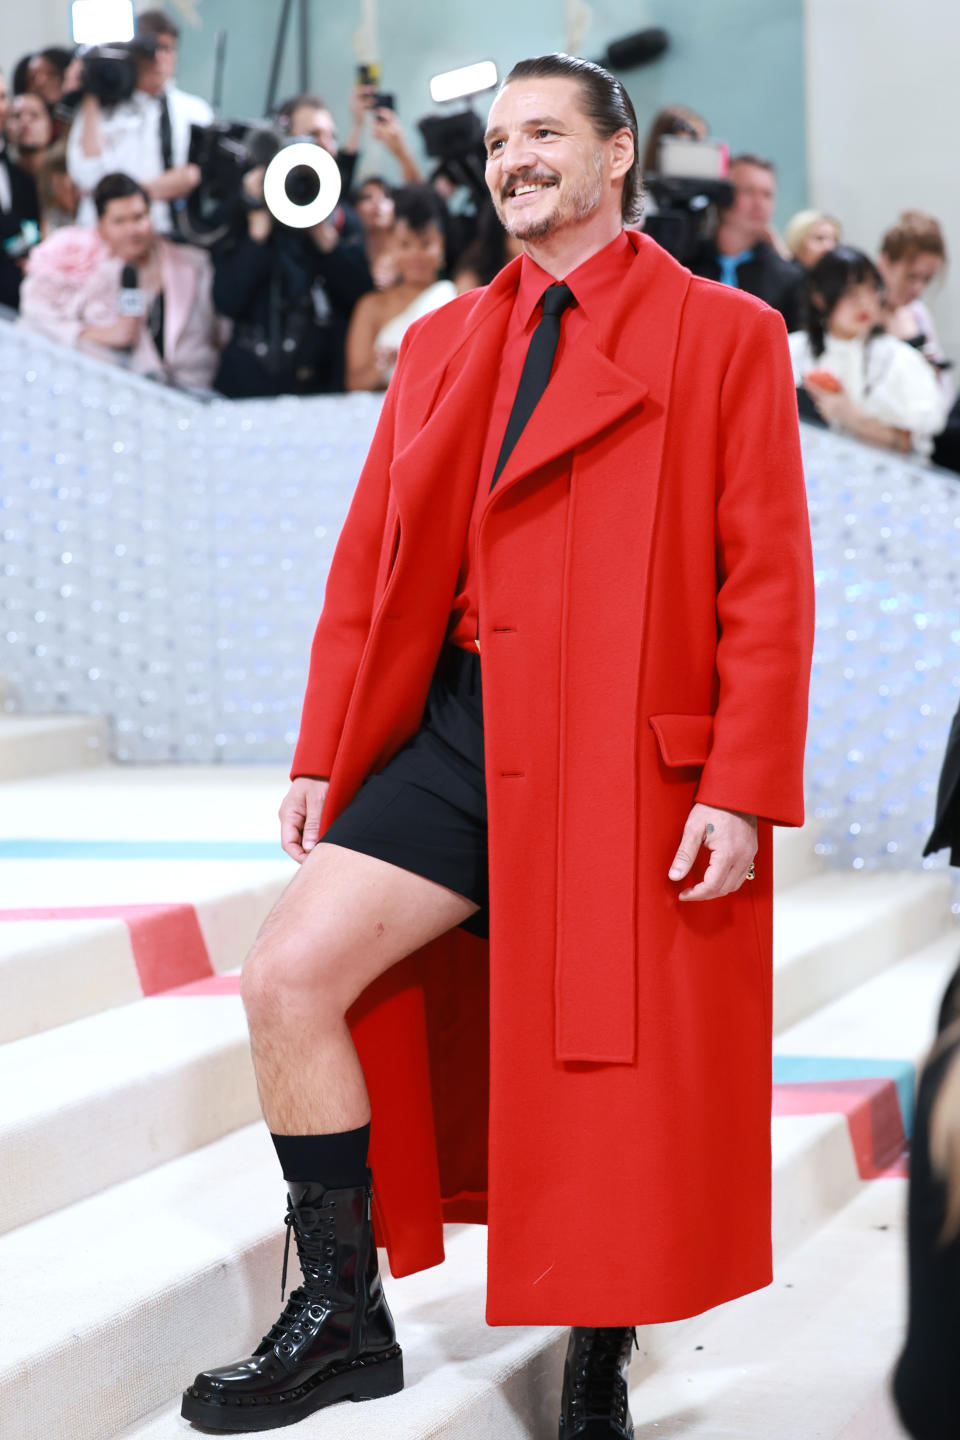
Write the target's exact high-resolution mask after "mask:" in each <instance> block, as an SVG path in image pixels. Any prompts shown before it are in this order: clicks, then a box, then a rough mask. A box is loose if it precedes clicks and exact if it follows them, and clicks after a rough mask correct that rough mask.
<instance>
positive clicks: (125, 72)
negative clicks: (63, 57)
mask: <svg viewBox="0 0 960 1440" xmlns="http://www.w3.org/2000/svg"><path fill="white" fill-rule="evenodd" d="M156 53H157V42H156V40H155V39H154V38H153V36H152V35H142V36H138V37H137V38H136V39H134V40H119V41H115V42H113V43H111V44H106V45H90V46H88V47H87V48H86V49H85V50H82V51H81V52H80V59H81V61H82V64H83V72H82V75H81V79H80V86H79V88H78V89H77V90H72V91H71V92H70V93H69V94H68V95H64V96H62V97H61V99H60V100H59V101H58V103H57V111H58V113H61V114H63V115H65V116H72V115H73V114H74V113H75V112H76V110H77V109H78V108H79V105H80V102H81V100H82V99H83V97H84V96H85V95H93V96H95V97H96V99H97V100H99V102H100V104H101V106H102V107H103V108H104V110H111V109H112V108H113V107H114V106H115V105H120V104H122V102H123V101H124V100H129V99H130V97H131V95H132V94H133V92H134V90H136V88H137V62H138V61H139V60H152V59H153V57H154V56H155V55H156Z"/></svg>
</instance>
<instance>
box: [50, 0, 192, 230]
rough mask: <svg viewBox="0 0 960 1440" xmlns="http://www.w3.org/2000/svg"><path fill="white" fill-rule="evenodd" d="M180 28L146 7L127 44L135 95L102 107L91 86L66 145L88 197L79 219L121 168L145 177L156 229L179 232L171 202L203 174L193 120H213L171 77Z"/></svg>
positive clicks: (90, 215) (88, 216)
mask: <svg viewBox="0 0 960 1440" xmlns="http://www.w3.org/2000/svg"><path fill="white" fill-rule="evenodd" d="M179 35H180V32H179V29H178V28H177V26H176V24H175V23H174V21H173V20H172V19H170V17H169V16H168V15H166V14H164V12H163V11H160V10H147V11H145V12H144V13H143V14H142V15H140V16H138V19H137V39H136V40H133V41H131V42H130V45H129V47H127V49H128V51H129V54H130V56H131V57H132V59H133V61H134V63H135V66H136V85H135V88H134V91H133V93H132V95H131V96H130V98H129V99H127V100H121V101H120V102H119V103H118V104H115V105H111V106H104V105H103V104H102V103H101V100H100V99H99V98H98V97H97V95H96V94H95V93H93V90H92V89H90V88H89V87H88V86H85V93H84V96H83V99H82V101H81V104H80V111H79V114H78V115H77V118H76V120H75V121H74V124H73V126H72V128H71V131H70V139H69V142H68V146H67V166H68V169H69V172H70V176H71V178H72V179H73V181H74V182H75V184H76V185H77V186H78V187H79V189H80V190H81V192H82V193H83V196H84V198H83V200H82V201H81V204H80V210H79V214H78V219H79V221H80V223H81V224H92V223H93V222H94V219H95V215H94V206H93V200H92V198H91V197H92V193H93V191H94V189H95V188H96V186H97V183H98V182H99V181H100V180H102V179H103V177H104V175H108V174H114V173H117V172H122V173H123V174H126V175H131V176H132V177H133V178H134V179H135V180H139V182H140V183H141V185H143V187H144V189H145V190H146V192H147V194H148V195H149V197H150V201H151V207H150V211H151V217H152V219H153V225H154V228H155V230H156V231H157V232H158V234H161V235H171V234H173V233H175V230H176V225H175V220H174V216H173V214H172V211H171V204H170V202H171V201H177V200H179V199H181V198H182V197H183V196H185V195H189V193H190V192H191V190H193V189H194V188H195V186H196V185H197V184H198V183H199V180H200V172H199V170H198V169H197V167H196V166H195V165H188V164H187V153H188V150H189V146H190V127H191V125H209V124H210V122H211V120H212V119H213V111H212V110H211V109H210V106H209V105H208V104H207V103H206V101H205V100H201V99H200V98H199V97H198V96H196V95H187V94H185V93H184V91H182V90H178V89H177V87H176V85H174V83H173V76H174V74H175V72H176V66H177V42H178V39H179ZM117 63H119V62H117Z"/></svg>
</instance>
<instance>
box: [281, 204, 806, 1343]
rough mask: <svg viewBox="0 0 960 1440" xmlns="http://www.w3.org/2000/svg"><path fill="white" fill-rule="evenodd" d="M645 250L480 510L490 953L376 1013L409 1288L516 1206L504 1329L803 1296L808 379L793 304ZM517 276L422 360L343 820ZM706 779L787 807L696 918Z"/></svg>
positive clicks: (334, 631) (452, 543) (363, 619)
mask: <svg viewBox="0 0 960 1440" xmlns="http://www.w3.org/2000/svg"><path fill="white" fill-rule="evenodd" d="M629 235H630V241H631V244H632V245H633V246H634V248H635V251H636V257H635V260H634V262H633V264H632V266H631V269H630V271H629V273H628V276H627V278H626V279H625V280H624V282H623V284H622V285H621V287H620V289H619V291H618V294H617V299H616V303H615V304H613V305H612V306H611V308H610V310H609V313H608V314H606V315H605V316H604V317H603V319H602V321H601V322H599V323H594V324H593V326H592V327H591V328H589V329H588V330H587V331H585V332H584V334H583V335H582V336H581V337H580V338H579V339H578V341H577V342H576V347H575V349H574V348H571V349H570V350H569V351H568V352H567V353H566V355H565V356H564V357H563V359H562V360H561V363H560V364H559V365H558V367H557V370H556V373H555V374H554V376H553V377H552V379H551V382H550V385H549V387H548V388H547V390H546V392H545V394H544V396H543V398H542V399H541V401H540V403H539V405H538V407H537V409H536V411H535V412H534V415H533V418H532V419H531V420H530V422H529V423H528V425H527V427H526V429H525V430H524V432H523V434H522V435H521V436H520V439H519V440H518V442H517V445H516V448H515V449H514V451H513V453H512V455H511V457H510V459H509V461H508V462H507V465H506V468H505V469H504V471H503V473H502V475H501V478H500V480H499V483H498V484H497V487H496V489H495V490H494V491H493V493H492V495H491V496H490V498H489V500H488V501H487V505H486V509H485V512H484V516H483V519H482V522H481V526H480V530H479V541H478V564H479V612H480V616H481V632H480V641H481V654H482V662H481V663H482V668H483V710H484V734H485V745H486V756H485V764H486V780H487V793H488V810H489V848H490V941H489V946H488V945H487V944H486V943H485V942H482V941H478V940H476V939H475V938H473V937H471V936H469V935H467V934H466V933H464V932H463V931H460V930H457V931H454V932H453V933H452V934H451V935H450V936H448V937H444V939H443V940H441V941H438V942H436V943H435V944H433V945H431V946H429V947H427V949H426V950H424V951H421V952H419V953H418V954H417V955H414V956H412V957H410V959H408V960H406V961H404V962H403V963H402V964H401V965H399V966H397V967H395V969H394V970H392V971H391V972H390V973H389V974H388V975H386V976H385V977H383V978H382V979H381V980H380V981H378V982H377V983H376V985H374V986H373V987H371V989H370V990H368V991H367V992H366V994H365V995H364V996H363V997H362V999H361V1001H360V1002H359V1003H358V1005H357V1007H356V1008H355V1011H354V1012H353V1013H352V1015H351V1023H352V1027H353V1033H354V1038H355V1040H356V1043H357V1047H358V1051H359V1053H360V1058H361V1061H362V1063H363V1067H364V1071H365V1074H366V1078H367V1083H368V1087H369V1091H370V1098H371V1104H372V1111H373V1125H372V1144H371V1166H372V1169H373V1172H374V1187H375V1195H376V1207H377V1223H378V1233H379V1236H380V1239H381V1241H382V1242H383V1243H385V1244H386V1246H387V1249H388V1252H389V1257H390V1263H391V1267H392V1269H393V1272H394V1274H406V1273H408V1272H410V1271H413V1270H418V1269H422V1268H424V1267H425V1266H429V1265H434V1264H437V1263H438V1262H439V1261H440V1260H442V1258H443V1238H442V1221H443V1220H444V1219H447V1220H467V1221H483V1220H486V1222H487V1224H488V1227H489V1252H488V1289H487V1319H488V1321H489V1322H490V1323H491V1324H580V1325H633V1324H643V1323H648V1322H653V1321H665V1320H673V1319H678V1318H681V1317H683V1316H687V1315H690V1314H694V1313H697V1312H699V1311H701V1310H704V1309H707V1308H709V1307H710V1306H713V1305H717V1304H719V1303H720V1302H721V1301H725V1300H729V1299H731V1298H732V1297H734V1296H736V1295H740V1294H743V1293H745V1292H747V1291H749V1290H753V1289H756V1288H758V1287H760V1286H763V1285H765V1284H767V1283H768V1282H769V1281H770V1278H771V1246H770V1190H771V1162H770V1088H771V1054H770V1052H771V979H772V972H771V915H772V881H773V877H772V873H771V864H772V860H771V835H770V824H769V823H768V822H773V823H778V824H784V825H799V824H800V823H801V822H802V819H803V793H802V767H803V749H804V735H805V727H806V712H807V685H808V676H809V668H810V656H811V647H812V632H813V580H812V566H811V556H810V535H809V527H808V521H807V513H806V504H805V493H804V485H803V477H802V471H801V459H800V446H799V437H798V427H797V409H796V398H795V391H794V384H793V378H792V374H791V367H790V362H789V358H788V354H787V345H786V338H785V334H784V326H783V321H782V320H781V318H780V316H779V315H778V314H777V313H776V312H774V311H773V310H770V309H768V308H767V307H766V306H765V305H763V304H761V303H760V302H759V301H758V300H755V299H753V298H752V297H750V296H748V295H744V294H742V293H741V292H739V291H736V290H733V289H730V288H728V287H724V286H721V285H717V284H714V283H712V282H710V281H707V280H701V279H697V278H694V277H693V276H691V274H690V273H689V271H687V270H686V269H684V268H683V267H682V266H680V265H678V264H677V263H676V262H675V261H674V260H673V259H671V258H670V257H669V256H668V255H667V254H666V253H665V252H664V251H663V250H662V249H660V247H659V246H657V245H656V244H654V243H653V242H652V241H651V240H649V239H648V238H646V237H644V236H643V235H641V234H637V233H634V232H629ZM519 267H520V261H516V262H514V263H513V264H511V265H509V266H508V267H507V268H506V269H505V270H504V271H502V272H501V273H500V275H498V276H497V278H496V279H495V280H494V282H493V283H492V284H491V285H489V286H488V287H487V288H486V289H483V290H476V291H471V292H470V293H469V294H467V295H464V296H462V297H460V298H459V299H457V300H455V301H453V302H451V303H450V304H448V305H446V306H444V307H443V308H442V309H440V310H438V311H436V312H434V313H433V314H431V315H429V316H428V317H426V318H425V319H424V320H422V321H421V322H419V324H417V325H416V326H415V327H413V329H412V330H411V331H410V332H409V333H408V335H407V337H406V339H405V342H404V345H403V347H402V351H401V356H400V361H399V364H398V367H397V371H396V374H395V376H394V379H393V382H392V384H391V386H390V389H389V391H388V393H387V397H386V400H385V403H384V407H383V412H382V416H381V419H380V422H379V425H378V428H377V432H376V435H375V438H374V440H373V443H372V445H371V448H370V452H369V456H368V459H367V462H366V464H365V466H364V468H363V472H362V474H361V476H360V480H359V482H358V485H357V490H356V494H355V497H354V500H353V503H352V506H351V509H350V512H349V515H348V517H347V520H346V522H345V524H344V527H343V531H342V534H341V536H340V540H339V544H338V546H337V550H336V554H335V557H334V560H333V563H332V566H331V569H330V575H329V579H328V582H327V588H326V594H325V600H324V606H323V613H322V615H321V617H320V621H319V624H318V627H317V632H316V638H315V640H314V645H313V651H312V657H311V664H310V674H309V681H308V685H307V693H306V699H305V703H304V711H303V720H302V726H301V732H300V738H299V743H298V745H297V750H296V755H295V759H294V765H293V769H292V774H293V775H318V776H329V777H330V788H329V791H328V798H327V802H326V809H325V813H324V821H325V823H329V822H330V821H331V820H332V819H333V817H334V816H335V815H336V814H338V813H339V812H340V811H341V810H342V809H343V808H344V807H345V806H346V805H347V804H348V802H349V801H350V799H351V797H352V796H353V795H354V794H355V792H356V790H357V789H358V787H359V786H360V784H361V783H362V781H363V779H364V777H365V776H366V775H368V774H369V773H370V772H371V771H374V770H376V769H378V768H380V767H381V766H383V765H384V764H385V763H386V761H387V760H388V759H389V758H390V756H391V755H393V754H394V753H395V751H396V750H397V749H398V748H399V746H400V745H401V744H403V742H404V741H405V740H406V739H408V737H409V736H410V735H411V734H412V733H413V732H414V731H415V730H416V729H417V727H418V725H419V723H420V720H421V716H422V711H423V705H424V700H425V697H426V694H427V689H428V686H429V684H430V678H431V675H432V674H433V670H434V666H435V664H436V661H437V657H438V654H439V652H440V650H441V648H442V645H443V643H444V637H445V632H446V629H447V624H448V618H449V614H450V608H451V602H452V599H453V596H454V593H455V589H456V584H457V577H458V571H459V568H460V563H461V559H462V555H463V547H464V538H465V535H466V531H467V524H468V520H469V517H470V511H471V507H472V505H473V502H474V496H475V492H476V485H477V474H478V469H479V466H480V459H481V452H482V449H483V445H484V441H485V438H486V427H487V418H488V416H489V413H490V407H491V401H492V397H493V393H494V386H495V383H496V378H497V367H498V359H499V355H500V352H501V347H502V344H503V339H504V335H505V333H506V327H507V321H508V317H509V315H510V310H511V306H512V304H513V300H514V296H515V293H516V287H517V282H518V275H519ZM695 799H699V800H701V801H703V802H705V803H706V804H709V805H716V806H722V807H724V808H727V809H732V810H739V811H744V812H748V813H750V814H755V815H759V816H760V817H762V823H761V825H760V847H759V852H758V855H757V860H756V870H757V878H756V880H755V881H754V882H753V883H752V884H744V885H743V886H741V888H740V889H739V890H738V891H737V892H736V893H735V894H733V895H730V896H727V897H725V898H723V899H720V900H714V901H711V902H706V903H695V904H681V903H680V902H679V901H678V898H677V896H678V892H679V890H680V889H681V888H683V887H681V886H679V885H677V884H676V883H674V882H671V881H670V880H668V878H667V870H668V867H669V864H670V861H671V859H672V857H673V854H674V852H675V850H676V847H677V845H678V843H679V840H680V835H681V832H682V829H683V824H684V821H685V819H686V816H687V813H688V811H689V809H690V806H691V804H692V803H693V801H694V800H695ZM702 869H703V864H702V862H701V863H700V865H699V866H698V870H697V872H696V873H697V874H699V873H701V872H702Z"/></svg>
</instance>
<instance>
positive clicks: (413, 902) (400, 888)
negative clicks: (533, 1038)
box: [242, 843, 478, 1135]
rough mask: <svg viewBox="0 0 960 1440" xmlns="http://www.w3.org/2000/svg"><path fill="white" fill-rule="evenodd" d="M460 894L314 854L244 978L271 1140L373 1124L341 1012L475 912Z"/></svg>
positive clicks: (324, 851) (335, 850)
mask: <svg viewBox="0 0 960 1440" xmlns="http://www.w3.org/2000/svg"><path fill="white" fill-rule="evenodd" d="M477 908H478V907H477V906H476V905H474V904H473V902H472V901H470V900H467V899H465V898H464V896H462V895H457V894H456V893H455V892H454V891H452V890H447V889H446V888H445V887H444V886H443V885H437V884H436V883H435V882H434V881H432V880H425V879H424V878H423V877H422V876H420V875H414V874H412V873H411V872H410V871H408V870H402V869H400V868H399V867H398V866H396V865H388V864H387V863H386V862H384V861H382V860H376V859H374V858H373V857H372V856H369V855H363V854H360V853H358V852H357V851H355V850H347V849H344V848H343V847H342V846H339V845H325V844H322V843H321V844H319V845H317V846H316V847H315V848H314V849H313V850H311V851H310V853H309V855H308V856H307V858H306V859H305V860H304V862H303V864H302V865H301V867H300V870H299V871H298V873H297V874H296V875H295V876H294V878H293V880H292V881H291V882H290V884H289V886H288V887H287V889H286V890H285V891H284V893H283V895H282V896H281V897H280V899H279V900H278V901H277V903H276V905H275V906H274V908H273V909H272V911H271V912H270V914H269V915H268V916H267V919H266V920H265V921H264V923H263V926H262V928H261V930H260V933H259V935H258V936H257V939H256V941H255V943H254V946H253V949H252V950H251V952H250V955H249V957H248V959H247V962H246V965H245V967H244V971H243V980H242V993H243V1001H244V1005H245V1006H246V1010H247V1017H248V1021H249V1025H250V1042H251V1047H252V1049H253V1060H254V1066H255V1069H256V1073H257V1084H258V1086H259V1090H260V1103H261V1105H262V1107H263V1114H264V1119H265V1120H266V1122H267V1125H268V1126H269V1128H270V1130H271V1131H273V1132H274V1133H275V1134H278V1135H323V1134H330V1133H334V1132H338V1131H345V1130H353V1129H356V1128H357V1127H358V1126H361V1125H365V1124H367V1122H368V1121H369V1119H370V1103H369V1100H368V1098H367V1089H366V1084H365V1083H364V1078H363V1071H362V1069H361V1068H360V1061H359V1059H358V1058H357V1052H356V1050H355V1048H354V1045H353V1041H352V1040H351V1038H350V1031H349V1028H348V1026H347V1023H346V1019H345V1016H346V1013H347V1011H348V1010H349V1009H350V1006H351V1005H352V1004H353V1003H354V1001H355V1000H356V999H357V998H358V997H359V996H360V995H361V994H362V993H363V991H364V990H365V989H366V988H367V986H368V985H369V984H370V983H371V981H373V980H375V979H376V978H377V976H378V975H382V974H383V973H384V971H385V970H389V969H390V967H391V966H392V965H395V964H396V963H397V961H398V960H402V959H403V958H404V956H406V955H409V954H411V953H412V952H413V951H414V950H418V949H419V948H420V947H421V946H422V945H425V944H426V943H427V942H428V941H429V940H434V939H436V937H437V936H438V935H443V934H444V933H445V932H446V931H447V930H450V929H452V928H453V927H454V926H455V925H459V924H460V923H461V921H463V920H466V919H467V917H468V916H470V915H473V914H475V912H476V910H477Z"/></svg>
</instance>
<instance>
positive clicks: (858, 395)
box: [789, 245, 947, 456]
mask: <svg viewBox="0 0 960 1440" xmlns="http://www.w3.org/2000/svg"><path fill="white" fill-rule="evenodd" d="M806 295H807V325H806V328H805V329H804V330H797V331H795V332H794V333H793V334H791V335H790V337H789V338H790V354H791V358H792V360H793V372H794V380H795V382H796V384H797V387H798V390H799V391H800V392H801V397H802V398H801V407H800V408H801V414H803V413H804V404H803V398H806V399H807V404H809V403H810V402H811V401H812V404H813V407H814V408H815V412H816V414H817V415H819V417H820V419H822V420H823V421H825V422H826V424H828V425H829V426H831V428H833V429H836V430H840V431H842V432H844V433H845V434H848V435H855V436H857V437H858V438H859V439H860V440H865V441H867V442H868V443H869V444H871V445H879V446H882V447H883V448H885V449H888V450H900V451H904V452H907V451H910V450H914V451H916V452H917V453H918V454H920V455H924V456H927V455H929V454H930V452H931V450H932V448H933V437H934V436H935V435H937V434H939V432H940V431H941V430H942V429H943V427H944V425H945V423H946V418H947V405H946V401H945V399H944V396H943V393H942V391H941V389H940V384H939V382H938V380H937V377H936V374H935V372H934V370H933V368H932V367H931V366H930V365H929V364H928V362H927V361H926V360H925V359H924V358H923V356H922V355H921V354H920V353H919V352H918V351H917V350H915V349H913V348H912V347H911V346H910V345H907V344H905V343H904V341H902V340H898V339H897V338H896V337H895V336H893V335H889V334H887V333H886V332H885V331H884V329H883V326H882V316H881V305H882V295H883V279H882V277H881V275H880V272H879V270H878V269H877V267H876V266H875V265H874V263H873V261H872V260H871V259H870V257H869V256H868V255H865V254H864V253H863V252H862V251H861V250H854V249H852V248H851V247H849V246H846V245H840V246H837V248H836V249H835V250H831V251H829V252H828V253H827V254H826V255H824V256H823V257H822V258H821V259H820V260H818V261H817V263H816V265H814V266H813V268H812V269H811V270H810V271H808V273H807V279H806Z"/></svg>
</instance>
